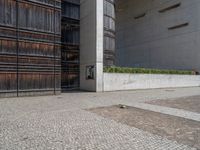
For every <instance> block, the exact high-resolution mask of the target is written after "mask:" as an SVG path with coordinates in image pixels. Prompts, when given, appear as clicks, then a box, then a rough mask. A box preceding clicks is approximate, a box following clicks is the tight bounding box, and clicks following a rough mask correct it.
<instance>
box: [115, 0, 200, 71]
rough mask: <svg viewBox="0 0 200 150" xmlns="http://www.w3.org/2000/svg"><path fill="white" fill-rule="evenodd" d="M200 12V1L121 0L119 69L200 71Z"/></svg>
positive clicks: (118, 31)
mask: <svg viewBox="0 0 200 150" xmlns="http://www.w3.org/2000/svg"><path fill="white" fill-rule="evenodd" d="M178 3H181V5H180V7H177V8H174V9H171V10H168V11H165V12H163V13H159V10H162V9H164V8H168V7H170V6H174V5H175V4H178ZM199 9H200V1H199V0H181V1H177V0H162V1H159V0H154V1H146V0H126V1H124V0H117V17H116V18H117V19H116V34H117V36H116V37H117V38H116V47H117V48H116V62H117V64H116V65H119V66H125V67H127V66H129V67H146V68H161V69H186V70H187V69H189V70H190V69H194V70H198V71H200V59H199V57H200V51H199V47H200V42H199V38H200V32H199V28H200V25H199V21H200V20H199V13H198V12H199ZM144 13H145V14H146V15H145V16H144V17H141V18H139V19H134V17H137V16H140V15H141V14H144ZM183 23H188V24H189V25H188V26H185V27H182V28H177V29H174V30H168V28H169V27H173V26H176V25H180V24H183Z"/></svg>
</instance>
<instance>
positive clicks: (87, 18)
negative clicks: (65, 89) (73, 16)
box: [80, 0, 104, 92]
mask: <svg viewBox="0 0 200 150" xmlns="http://www.w3.org/2000/svg"><path fill="white" fill-rule="evenodd" d="M80 2H81V5H80V14H81V16H80V89H82V90H87V91H95V92H101V91H102V89H103V33H104V32H103V0H81V1H80ZM90 67H94V79H87V73H86V72H87V71H88V70H87V68H90Z"/></svg>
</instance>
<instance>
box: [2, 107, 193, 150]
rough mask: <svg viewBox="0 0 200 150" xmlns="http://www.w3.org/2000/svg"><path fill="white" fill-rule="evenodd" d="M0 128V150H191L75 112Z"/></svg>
mask: <svg viewBox="0 0 200 150" xmlns="http://www.w3.org/2000/svg"><path fill="white" fill-rule="evenodd" d="M0 126H1V127H0V149H9V150H11V149H12V150H23V149H29V150H31V149H32V150H34V149H37V150H44V149H58V150H60V149H66V150H72V149H73V150H129V149H130V150H148V149H149V150H155V149H156V150H190V149H192V148H190V147H187V146H185V145H181V144H178V143H176V142H173V141H169V140H167V139H165V138H162V137H159V136H155V135H152V134H150V133H147V132H144V131H141V130H139V129H136V128H132V127H129V126H126V125H122V124H119V123H116V122H114V121H112V120H109V119H105V118H102V117H99V116H97V115H95V114H92V113H89V112H86V111H84V110H78V109H76V110H70V111H51V112H43V113H31V114H28V115H25V116H22V117H20V118H18V119H17V120H15V121H10V122H3V123H1V125H0Z"/></svg>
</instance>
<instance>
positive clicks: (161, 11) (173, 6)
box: [159, 3, 181, 13]
mask: <svg viewBox="0 0 200 150" xmlns="http://www.w3.org/2000/svg"><path fill="white" fill-rule="evenodd" d="M180 6H181V3H177V4H175V5H172V6H169V7H166V8H163V9H161V10H159V13H164V12H166V11H169V10H171V9H175V8H178V7H180Z"/></svg>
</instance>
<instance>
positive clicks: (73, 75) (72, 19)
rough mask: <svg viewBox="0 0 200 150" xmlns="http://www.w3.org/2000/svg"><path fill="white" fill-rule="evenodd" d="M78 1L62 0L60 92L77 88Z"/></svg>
mask: <svg viewBox="0 0 200 150" xmlns="http://www.w3.org/2000/svg"><path fill="white" fill-rule="evenodd" d="M79 38H80V0H62V48H61V50H62V80H61V81H62V82H61V86H62V90H63V91H64V90H71V89H78V88H79V55H80V54H79V50H80V48H79V45H80V39H79Z"/></svg>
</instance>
